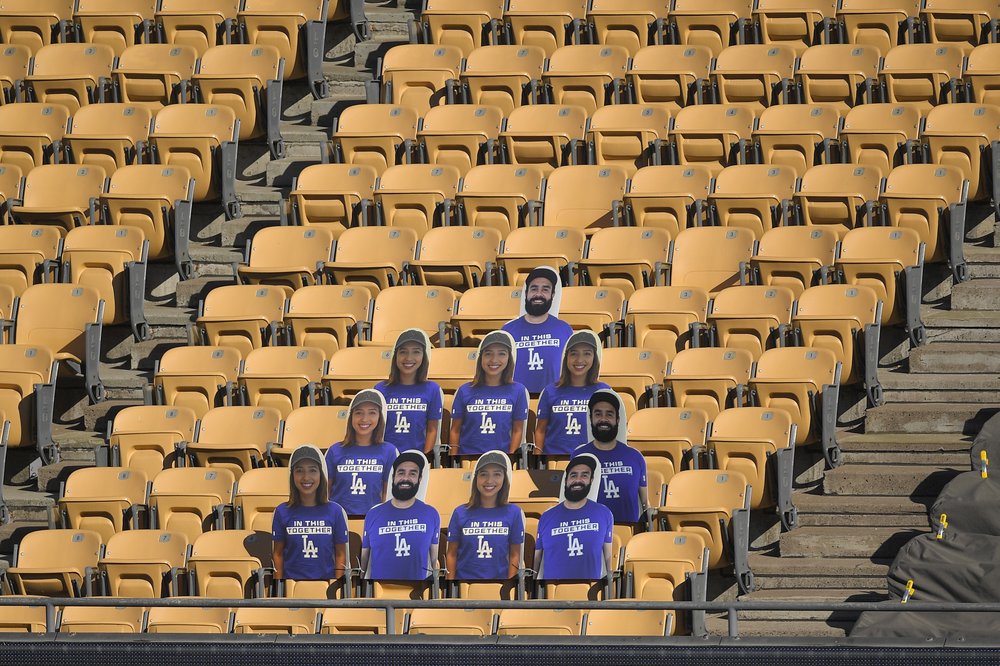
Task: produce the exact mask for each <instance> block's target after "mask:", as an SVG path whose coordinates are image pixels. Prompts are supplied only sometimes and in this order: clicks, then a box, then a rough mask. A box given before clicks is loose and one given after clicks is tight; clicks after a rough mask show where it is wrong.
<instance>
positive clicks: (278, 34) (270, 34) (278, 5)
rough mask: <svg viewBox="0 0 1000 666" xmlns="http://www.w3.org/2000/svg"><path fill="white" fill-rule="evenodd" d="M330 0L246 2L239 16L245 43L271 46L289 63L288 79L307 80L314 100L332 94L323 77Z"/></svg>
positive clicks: (262, 0) (286, 65) (255, 0)
mask: <svg viewBox="0 0 1000 666" xmlns="http://www.w3.org/2000/svg"><path fill="white" fill-rule="evenodd" d="M327 4H328V0H294V1H293V2H287V1H286V0H243V2H242V3H241V4H240V12H239V14H237V16H236V20H237V22H238V24H239V30H240V32H241V33H242V35H241V38H242V40H241V41H243V42H244V43H247V44H257V45H269V46H273V47H275V48H277V49H278V52H279V54H280V55H281V58H282V59H284V61H285V71H284V78H285V79H302V78H304V79H306V82H307V83H308V84H309V87H310V89H311V91H312V95H313V98H314V99H322V98H323V97H326V96H327V95H328V94H329V85H328V84H327V83H326V77H325V76H323V50H324V49H325V48H326V18H327V7H325V5H327Z"/></svg>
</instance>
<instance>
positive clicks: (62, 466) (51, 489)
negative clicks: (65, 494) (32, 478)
mask: <svg viewBox="0 0 1000 666" xmlns="http://www.w3.org/2000/svg"><path fill="white" fill-rule="evenodd" d="M93 466H94V465H93V463H92V462H91V463H85V462H80V461H74V462H58V463H53V464H52V465H43V466H42V468H41V469H39V470H38V490H39V491H40V492H43V493H52V494H53V495H54V496H58V494H59V486H60V484H62V483H65V482H66V479H68V478H69V475H70V474H72V473H73V472H75V471H76V470H78V469H83V468H84V467H93Z"/></svg>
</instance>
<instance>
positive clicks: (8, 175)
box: [0, 164, 24, 225]
mask: <svg viewBox="0 0 1000 666" xmlns="http://www.w3.org/2000/svg"><path fill="white" fill-rule="evenodd" d="M23 182H24V174H23V172H22V171H21V167H18V166H15V165H13V164H9V165H8V164H0V224H3V225H6V224H9V222H10V220H9V219H8V217H7V209H8V208H9V207H10V205H11V204H12V203H13V200H19V199H20V198H21V197H22V196H23V192H22V187H21V185H22V184H23Z"/></svg>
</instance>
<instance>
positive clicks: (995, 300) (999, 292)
mask: <svg viewBox="0 0 1000 666" xmlns="http://www.w3.org/2000/svg"><path fill="white" fill-rule="evenodd" d="M951 307H953V308H954V309H956V310H990V311H998V310H1000V280H998V279H985V280H970V281H969V282H963V283H962V284H956V285H955V287H954V289H953V290H952V294H951Z"/></svg>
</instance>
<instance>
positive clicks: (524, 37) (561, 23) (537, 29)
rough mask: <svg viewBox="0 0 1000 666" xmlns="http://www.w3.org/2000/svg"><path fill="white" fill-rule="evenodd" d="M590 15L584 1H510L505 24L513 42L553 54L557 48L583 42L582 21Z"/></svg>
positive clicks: (548, 54) (505, 11) (508, 1)
mask: <svg viewBox="0 0 1000 666" xmlns="http://www.w3.org/2000/svg"><path fill="white" fill-rule="evenodd" d="M586 15H587V3H586V2H585V1H581V0H544V1H541V0H507V7H506V9H504V16H503V19H504V23H505V27H506V30H507V36H508V38H509V39H511V40H512V43H514V44H520V45H524V46H538V47H541V48H542V49H544V50H545V55H546V57H552V54H553V53H555V51H556V49H558V48H559V47H561V46H566V45H567V44H572V43H574V42H575V43H580V40H579V39H578V35H579V30H580V29H581V27H582V26H581V25H580V23H581V22H582V21H583V19H584V17H585V16H586Z"/></svg>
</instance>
